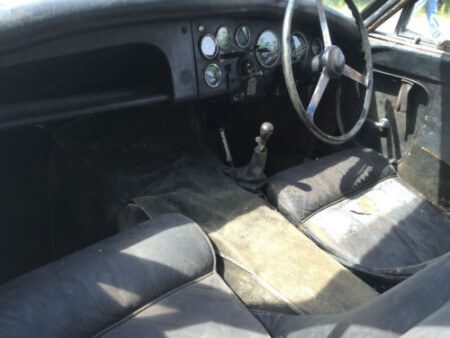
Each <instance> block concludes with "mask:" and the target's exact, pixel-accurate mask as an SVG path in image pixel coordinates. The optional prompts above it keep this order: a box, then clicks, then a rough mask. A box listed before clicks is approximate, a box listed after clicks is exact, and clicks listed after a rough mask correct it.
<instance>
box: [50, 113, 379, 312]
mask: <svg viewBox="0 0 450 338" xmlns="http://www.w3.org/2000/svg"><path fill="white" fill-rule="evenodd" d="M138 116H140V115H138ZM175 116H178V117H174V116H172V115H170V114H169V113H166V112H165V113H160V114H147V115H145V116H144V117H142V116H141V117H130V116H128V117H127V116H123V115H117V116H108V117H106V118H91V119H85V120H81V121H78V122H75V123H72V124H69V125H66V126H63V127H61V128H59V129H58V130H57V131H56V133H55V139H56V140H57V142H58V143H59V144H60V145H61V146H62V147H63V148H65V149H66V150H67V151H70V152H71V153H72V154H74V155H76V156H78V157H79V158H80V159H82V160H83V161H84V162H85V163H86V164H88V165H90V166H91V167H92V168H93V169H94V170H95V171H97V172H98V173H99V174H100V175H102V176H104V177H107V179H108V180H109V181H110V182H111V184H112V185H114V187H115V189H116V191H117V193H118V194H119V195H120V197H121V198H123V199H124V200H133V201H134V202H135V203H137V204H138V205H139V206H140V207H141V208H142V209H143V210H144V211H145V212H146V213H147V215H149V216H150V217H152V216H155V215H157V214H160V213H166V212H180V213H182V214H184V215H186V216H188V217H190V218H192V219H193V220H195V221H196V222H197V223H199V224H200V225H201V226H202V228H203V229H204V230H205V231H206V232H207V233H208V235H209V236H210V238H211V239H212V240H213V242H214V244H215V246H216V248H217V250H218V252H219V253H220V255H221V256H222V257H223V258H224V259H225V260H226V261H227V262H229V263H231V264H232V265H234V266H235V267H239V269H241V271H245V274H246V278H247V279H248V278H250V279H252V280H253V281H256V283H255V285H258V288H256V287H255V288H254V289H253V290H248V286H249V285H248V283H245V282H244V283H243V282H242V279H241V278H242V274H239V273H225V276H226V280H227V281H228V283H229V284H230V285H231V286H232V287H233V288H234V290H235V292H236V293H237V294H238V295H239V296H240V297H241V298H242V299H243V300H244V301H246V303H247V305H249V306H252V307H257V308H266V309H273V308H278V307H280V303H282V304H284V305H285V306H287V307H288V308H289V309H290V310H291V311H294V312H297V313H301V312H305V313H314V314H325V313H336V312H342V311H345V310H348V309H351V308H354V307H356V306H358V305H360V304H363V303H366V302H368V301H370V300H371V299H373V298H374V297H375V296H376V295H377V294H376V293H375V292H374V291H373V290H372V289H371V288H370V287H369V286H367V285H366V284H365V283H363V282H362V281H361V280H360V279H358V278H357V277H356V276H355V275H353V274H352V273H351V272H350V271H348V270H347V269H345V268H344V267H342V266H341V265H340V264H338V263H337V262H336V261H334V260H333V259H332V258H331V257H330V256H328V255H327V254H326V253H324V252H323V251H322V250H320V249H319V248H318V247H317V246H316V245H315V244H314V243H312V242H311V241H310V240H309V239H307V238H306V237H305V236H304V235H303V234H302V233H300V232H299V231H298V230H297V229H296V228H295V227H294V226H293V225H292V224H291V223H289V222H288V221H287V220H286V219H285V218H284V217H283V216H282V215H281V214H279V213H278V212H277V211H275V210H274V209H272V208H271V207H270V206H269V205H268V204H267V203H266V202H265V201H264V200H262V199H260V198H258V197H257V196H255V195H253V194H251V193H249V192H247V191H244V190H242V189H240V188H239V187H238V186H236V185H235V184H234V183H233V182H232V181H231V180H230V179H229V178H228V177H226V176H225V175H223V174H222V172H221V167H220V163H219V162H218V161H217V160H216V159H215V158H214V157H213V156H212V155H210V154H209V152H208V150H207V149H206V147H204V146H202V145H200V143H199V142H198V135H196V133H195V132H194V133H192V134H186V130H196V129H195V128H186V125H187V124H189V123H190V122H192V121H191V117H189V116H190V114H185V115H181V119H186V120H185V121H184V123H183V121H180V117H179V116H180V114H178V115H175ZM133 119H136V120H133ZM142 119H144V121H142ZM102 120H103V122H101V121H102ZM170 121H173V123H172V124H171V123H170ZM105 124H107V128H105ZM143 125H145V126H146V128H142V126H143ZM138 131H139V132H138ZM149 131H151V132H149ZM181 131H183V132H181ZM257 289H258V290H260V289H263V290H265V292H269V293H270V294H271V297H267V295H262V293H261V292H260V291H258V290H257ZM270 302H273V303H274V304H270ZM275 302H276V303H277V304H275Z"/></svg>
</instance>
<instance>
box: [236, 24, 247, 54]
mask: <svg viewBox="0 0 450 338" xmlns="http://www.w3.org/2000/svg"><path fill="white" fill-rule="evenodd" d="M250 38H251V35H250V28H248V27H247V26H246V25H242V26H239V28H238V29H237V30H236V35H235V36H234V40H236V44H237V45H238V46H239V47H241V48H245V47H247V46H248V45H249V44H250Z"/></svg>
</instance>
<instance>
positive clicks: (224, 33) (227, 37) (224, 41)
mask: <svg viewBox="0 0 450 338" xmlns="http://www.w3.org/2000/svg"><path fill="white" fill-rule="evenodd" d="M216 41H217V44H218V45H219V47H220V48H228V46H229V45H230V43H231V32H230V29H229V28H228V27H226V26H222V27H219V29H218V30H217V34H216Z"/></svg>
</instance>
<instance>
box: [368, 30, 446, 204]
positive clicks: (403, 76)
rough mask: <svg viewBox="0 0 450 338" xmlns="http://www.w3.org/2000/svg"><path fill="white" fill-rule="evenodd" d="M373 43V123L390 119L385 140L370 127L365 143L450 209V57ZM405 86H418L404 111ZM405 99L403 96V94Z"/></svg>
mask: <svg viewBox="0 0 450 338" xmlns="http://www.w3.org/2000/svg"><path fill="white" fill-rule="evenodd" d="M400 41H401V40H399V41H398V42H397V43H394V42H392V41H388V40H387V39H384V38H377V37H376V36H375V37H374V36H373V37H372V38H371V44H372V54H373V62H374V68H375V70H376V73H375V94H374V97H375V98H374V102H373V105H372V108H371V112H370V117H369V119H370V120H372V121H376V120H377V119H378V118H381V117H387V118H388V119H389V120H390V122H391V130H390V131H388V132H386V133H383V134H380V133H379V132H378V131H377V130H376V129H375V128H374V127H373V123H370V121H369V122H368V123H367V125H366V126H365V132H363V133H361V135H363V136H361V138H360V140H361V142H364V143H365V144H369V145H371V146H372V147H375V148H377V149H378V150H379V151H380V152H383V153H384V154H385V155H387V156H389V157H390V158H392V159H394V160H397V161H398V171H399V175H400V176H401V177H402V178H403V179H404V180H405V181H406V182H407V183H409V184H410V185H412V186H413V187H414V188H416V189H417V190H419V191H420V192H421V193H423V194H424V195H425V196H426V197H427V198H428V199H430V200H431V201H432V202H433V203H435V204H437V205H439V206H440V207H443V208H446V209H447V210H448V209H449V207H450V112H449V107H450V85H449V81H450V56H449V54H447V53H445V52H441V51H431V50H426V49H421V48H420V47H418V46H414V45H406V44H402V43H400ZM402 83H412V88H411V90H410V91H409V92H408V93H407V94H406V98H405V96H404V95H403V97H400V99H402V100H400V101H402V102H406V104H404V105H403V106H402V107H401V109H395V108H398V105H397V106H396V104H398V101H399V93H400V88H401V85H402ZM400 96H402V95H401V94H400Z"/></svg>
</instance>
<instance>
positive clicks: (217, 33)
mask: <svg viewBox="0 0 450 338" xmlns="http://www.w3.org/2000/svg"><path fill="white" fill-rule="evenodd" d="M221 29H226V30H227V31H228V34H229V35H230V41H229V42H228V44H227V45H226V46H220V45H219V40H218V39H217V36H218V35H219V31H220V30H221ZM232 41H233V34H232V33H231V29H230V27H228V26H225V25H224V26H220V27H219V28H217V30H216V44H217V46H218V47H220V48H222V49H227V48H229V47H230V46H231V42H232Z"/></svg>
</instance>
